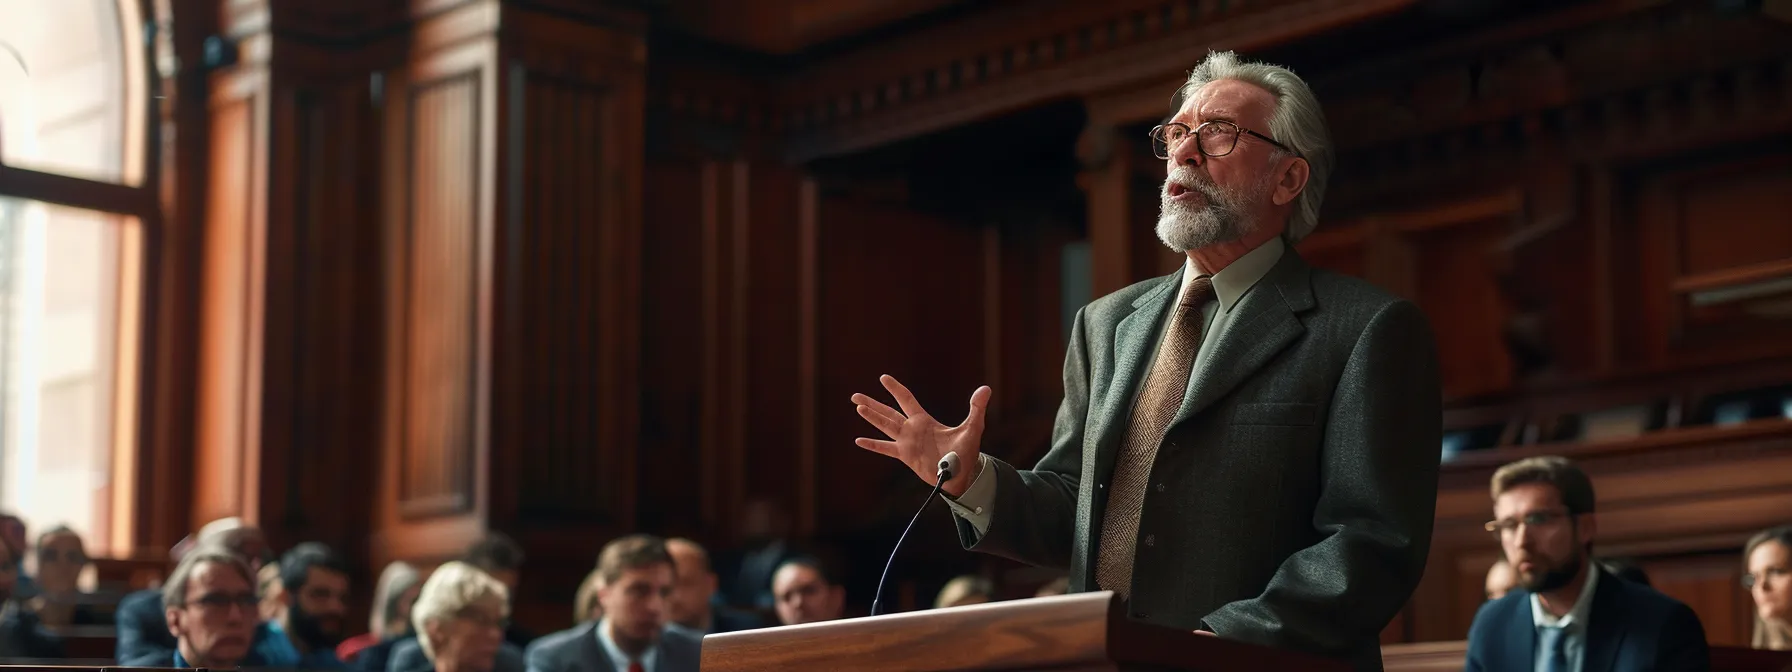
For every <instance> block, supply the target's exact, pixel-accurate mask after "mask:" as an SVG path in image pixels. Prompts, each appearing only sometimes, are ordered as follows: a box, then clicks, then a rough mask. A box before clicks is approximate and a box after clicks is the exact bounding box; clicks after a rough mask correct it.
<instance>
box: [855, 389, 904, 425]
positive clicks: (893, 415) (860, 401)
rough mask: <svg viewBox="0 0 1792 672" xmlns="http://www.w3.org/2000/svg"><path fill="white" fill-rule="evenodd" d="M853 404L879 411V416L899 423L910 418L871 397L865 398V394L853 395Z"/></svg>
mask: <svg viewBox="0 0 1792 672" xmlns="http://www.w3.org/2000/svg"><path fill="white" fill-rule="evenodd" d="M852 403H853V404H855V405H858V406H864V407H866V408H869V409H871V410H873V411H877V413H878V414H879V415H882V416H884V417H886V418H890V419H893V420H895V421H896V422H898V423H901V422H902V421H903V420H907V419H908V416H905V415H903V414H901V413H898V412H897V411H896V409H894V408H890V405H889V404H885V403H884V402H881V401H878V400H876V399H872V398H871V397H868V396H865V395H863V394H856V393H855V394H853V395H852Z"/></svg>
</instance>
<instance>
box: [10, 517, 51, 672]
mask: <svg viewBox="0 0 1792 672" xmlns="http://www.w3.org/2000/svg"><path fill="white" fill-rule="evenodd" d="M18 557H19V549H18V547H16V546H14V545H13V542H12V539H10V538H6V537H0V658H12V659H19V658H25V659H33V658H61V657H62V642H61V641H60V640H58V639H56V637H54V636H52V635H51V634H50V633H49V632H46V631H45V630H44V628H43V625H42V624H41V623H39V622H38V619H37V615H36V614H33V613H31V612H29V611H26V610H24V609H20V608H19V601H18V599H17V596H16V595H14V593H13V590H14V589H15V588H16V587H17V586H18V580H19V563H18Z"/></svg>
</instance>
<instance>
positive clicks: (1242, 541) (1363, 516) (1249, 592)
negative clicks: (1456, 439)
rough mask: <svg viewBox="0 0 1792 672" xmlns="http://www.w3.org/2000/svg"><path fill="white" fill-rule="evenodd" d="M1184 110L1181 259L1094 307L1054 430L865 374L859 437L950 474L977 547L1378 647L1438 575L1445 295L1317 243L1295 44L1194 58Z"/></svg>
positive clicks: (1249, 623) (1179, 607) (978, 400)
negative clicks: (938, 408)
mask: <svg viewBox="0 0 1792 672" xmlns="http://www.w3.org/2000/svg"><path fill="white" fill-rule="evenodd" d="M1177 97H1178V98H1179V99H1180V100H1178V101H1177V104H1176V105H1175V111H1174V113H1173V116H1171V117H1170V118H1169V119H1168V120H1167V122H1166V123H1165V124H1164V125H1162V126H1159V127H1157V128H1156V129H1154V130H1153V131H1152V132H1151V134H1150V135H1151V142H1152V144H1153V145H1154V147H1155V149H1156V151H1157V156H1158V158H1160V159H1163V160H1164V170H1165V180H1164V187H1163V190H1162V194H1161V196H1162V209H1161V212H1160V213H1159V217H1158V221H1157V225H1156V229H1157V235H1158V238H1160V239H1161V240H1162V241H1163V243H1164V244H1165V245H1166V246H1168V247H1169V248H1170V249H1172V250H1175V251H1176V252H1177V253H1178V254H1183V255H1185V256H1186V257H1187V261H1186V262H1185V263H1184V264H1183V265H1182V268H1181V269H1179V270H1177V271H1176V272H1175V273H1172V274H1170V275H1167V276H1164V277H1160V278H1154V279H1151V280H1146V281H1144V282H1141V283H1138V284H1135V285H1133V286H1131V287H1127V288H1125V289H1122V290H1120V291H1118V292H1115V293H1113V294H1109V295H1107V296H1104V297H1102V298H1100V299H1096V300H1095V301H1094V302H1092V303H1090V304H1089V305H1088V306H1085V307H1084V308H1083V309H1082V310H1081V311H1080V312H1079V313H1078V314H1077V318H1076V322H1075V325H1074V326H1073V328H1072V330H1071V338H1070V342H1069V344H1068V348H1067V352H1066V355H1065V359H1064V401H1063V403H1062V405H1061V406H1060V407H1059V410H1058V414H1057V422H1056V425H1055V427H1054V428H1053V431H1052V441H1051V448H1050V450H1049V451H1048V452H1047V453H1046V455H1045V457H1044V458H1043V459H1041V460H1040V462H1039V463H1038V464H1037V465H1035V466H1034V467H1033V468H1032V469H1020V468H1017V467H1015V466H1011V465H1009V464H1008V463H1006V462H1004V461H1002V460H1000V459H997V458H996V457H995V456H992V455H985V454H982V453H981V451H980V448H979V445H980V442H981V438H982V434H983V423H984V409H985V408H986V406H987V405H988V403H989V399H990V395H991V394H992V391H991V390H990V389H989V388H987V387H984V388H979V389H978V390H976V391H975V392H973V393H972V395H971V404H970V411H969V414H968V415H967V416H966V419H965V422H964V423H963V424H961V425H959V426H956V427H948V426H946V425H944V424H942V423H940V422H938V421H936V420H934V419H933V417H932V416H930V415H929V414H928V413H927V411H926V410H925V409H924V408H923V407H922V405H921V403H920V402H919V401H918V400H916V399H915V398H914V395H913V394H911V393H910V392H909V390H908V389H907V388H906V387H903V385H902V384H901V383H900V382H897V381H896V379H895V378H892V377H889V376H885V377H883V378H882V380H881V382H882V385H883V387H884V388H885V389H886V390H887V391H888V392H889V394H890V398H892V399H893V401H894V402H895V406H891V405H889V404H886V403H885V402H883V401H880V400H878V399H874V398H872V397H871V396H869V395H864V394H859V395H854V396H853V403H854V404H855V405H856V406H857V411H858V413H859V415H860V416H861V417H863V418H864V419H865V420H866V421H867V422H869V423H871V425H872V427H874V428H875V429H876V430H877V431H879V432H881V433H883V434H884V436H885V437H887V439H885V438H861V439H859V440H858V445H859V446H860V447H862V448H865V449H867V450H871V451H873V452H877V453H881V454H884V455H888V456H890V457H894V458H897V459H898V460H901V461H902V462H903V463H904V464H905V465H906V466H908V467H909V468H910V469H911V470H913V471H914V472H915V474H916V475H918V476H920V477H921V478H922V479H923V480H925V481H927V482H928V483H929V484H932V481H933V478H934V475H935V465H937V464H938V463H939V460H940V458H941V457H942V456H944V454H945V453H947V452H955V453H957V454H958V457H959V459H960V460H962V462H963V465H964V468H963V469H962V473H960V474H958V475H956V476H954V477H953V478H952V479H951V480H949V481H947V482H946V483H945V484H944V487H943V490H944V491H945V493H946V494H947V496H948V501H949V502H950V504H951V507H952V511H953V513H954V514H955V516H956V518H957V523H958V531H959V535H960V540H961V542H962V543H963V544H964V545H965V547H966V548H969V549H971V550H975V551H981V552H985V553H991V554H995V555H999V556H1003V557H1006V558H1011V559H1014V560H1018V561H1020V562H1024V563H1028V564H1032V565H1037V566H1042V567H1048V568H1053V569H1060V570H1068V573H1069V576H1070V590H1071V591H1072V592H1080V591H1101V590H1107V591H1113V592H1114V593H1116V594H1118V595H1119V596H1121V597H1122V598H1124V599H1125V600H1126V613H1127V615H1128V616H1129V617H1130V618H1132V619H1135V620H1138V621H1144V622H1148V623H1153V624H1157V625H1163V626H1169V627H1175V628H1186V629H1188V630H1194V631H1198V632H1201V633H1204V634H1212V635H1217V636H1219V637H1221V638H1226V639H1234V640H1239V641H1244V642H1251V643H1255V644H1261V645H1265V646H1271V647H1277V648H1282V649H1288V650H1294V651H1303V652H1308V653H1314V654H1319V655H1323V656H1328V657H1332V658H1337V659H1341V660H1346V661H1349V662H1350V663H1352V664H1353V665H1355V666H1356V667H1357V668H1358V669H1371V670H1375V669H1381V648H1380V644H1379V640H1378V636H1379V634H1380V632H1381V631H1382V629H1383V628H1385V627H1386V626H1387V624H1388V623H1389V621H1390V620H1392V619H1393V617H1394V615H1395V614H1396V613H1398V612H1399V611H1400V608H1401V607H1402V606H1403V605H1404V604H1405V602H1406V600H1407V598H1408V597H1410V596H1411V595H1412V591H1413V588H1414V587H1415V586H1416V585H1417V584H1418V581H1419V577H1420V575H1421V574H1423V573H1424V568H1425V558H1426V554H1427V553H1428V551H1429V549H1430V543H1431V526H1432V517H1433V515H1434V511H1435V509H1436V503H1437V469H1438V456H1439V452H1438V451H1439V446H1440V445H1441V442H1442V408H1441V406H1442V393H1441V388H1440V384H1439V374H1438V362H1437V351H1436V344H1435V342H1434V339H1433V336H1432V333H1431V330H1430V327H1429V325H1428V323H1427V321H1426V318H1425V315H1424V314H1423V313H1422V312H1420V311H1419V309H1418V307H1417V306H1415V305H1413V304H1412V303H1411V302H1409V301H1405V300H1402V299H1400V298H1398V297H1395V296H1392V295H1390V294H1388V293H1387V292H1384V291H1382V290H1380V289H1377V288H1375V287H1374V286H1372V285H1370V284H1369V283H1366V282H1363V281H1361V280H1358V279H1355V278H1349V277H1345V276H1341V275H1336V274H1333V273H1328V272H1326V271H1323V270H1319V269H1315V268H1313V267H1312V266H1309V265H1308V264H1307V263H1306V262H1305V261H1303V260H1302V259H1301V256H1300V254H1299V253H1298V252H1297V251H1296V249H1295V244H1296V243H1298V242H1300V240H1301V239H1302V238H1303V237H1305V236H1306V235H1307V234H1309V233H1311V232H1312V231H1313V229H1314V228H1315V227H1317V226H1318V224H1319V208H1320V203H1321V201H1322V200H1323V198H1324V194H1325V189H1326V185H1327V183H1328V182H1329V181H1330V176H1331V169H1332V156H1333V149H1332V146H1331V140H1330V137H1329V135H1328V133H1327V131H1326V127H1325V117H1324V115H1323V114H1322V113H1321V112H1320V108H1319V102H1318V100H1317V99H1316V98H1315V97H1314V96H1313V93H1312V91H1311V90H1310V89H1309V88H1308V86H1307V85H1306V83H1305V82H1302V81H1301V80H1300V78H1299V77H1296V76H1295V75H1294V73H1292V72H1290V71H1288V70H1287V69H1286V68H1282V67H1279V66H1275V65H1270V64H1264V63H1246V62H1242V61H1240V60H1239V59H1238V58H1237V57H1236V56H1235V55H1234V54H1232V53H1230V52H1225V53H1216V54H1212V55H1210V56H1208V58H1207V59H1206V60H1205V61H1203V62H1202V63H1200V64H1199V65H1197V66H1196V67H1195V68H1194V70H1193V72H1192V73H1191V74H1190V76H1189V79H1188V82H1187V84H1186V85H1184V86H1183V87H1182V89H1181V90H1180V91H1179V92H1178V94H1177Z"/></svg>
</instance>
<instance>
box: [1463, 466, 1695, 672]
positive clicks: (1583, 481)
mask: <svg viewBox="0 0 1792 672" xmlns="http://www.w3.org/2000/svg"><path fill="white" fill-rule="evenodd" d="M1491 492H1492V495H1493V516H1494V519H1493V520H1492V521H1489V522H1488V523H1487V531H1488V532H1491V533H1493V534H1494V535H1496V536H1497V537H1498V539H1499V544H1500V549H1501V550H1502V551H1504V553H1505V558H1506V561H1507V562H1508V563H1510V564H1511V565H1512V570H1513V571H1514V572H1515V573H1516V575H1517V577H1518V580H1517V584H1518V585H1517V586H1515V587H1514V588H1513V590H1512V592H1510V593H1508V594H1507V595H1506V596H1505V597H1502V598H1500V599H1497V600H1494V601H1492V602H1488V603H1487V604H1484V605H1482V606H1481V611H1480V612H1479V613H1477V614H1475V623H1474V625H1473V626H1470V628H1469V634H1468V659H1467V661H1466V664H1465V665H1464V668H1463V669H1464V670H1465V671H1466V672H1482V671H1485V672H1494V671H1497V670H1536V672H1615V671H1622V670H1687V671H1689V672H1695V671H1697V670H1708V669H1711V661H1710V648H1709V646H1708V645H1707V643H1706V641H1705V628H1704V626H1703V625H1702V624H1701V623H1700V622H1699V617H1698V615H1696V614H1694V613H1693V611H1692V609H1690V608H1688V607H1687V606H1686V605H1685V604H1681V603H1680V602H1678V601H1675V600H1674V598H1671V597H1668V596H1666V595H1663V594H1661V593H1658V592H1656V591H1655V590H1654V589H1653V588H1650V587H1648V586H1646V585H1642V584H1640V583H1634V582H1630V581H1625V580H1623V579H1620V578H1618V577H1616V576H1613V575H1612V574H1610V573H1608V572H1606V571H1605V570H1604V569H1602V568H1600V566H1599V563H1596V562H1594V561H1593V537H1594V535H1595V534H1596V533H1597V532H1598V529H1599V521H1598V518H1597V517H1596V516H1595V515H1594V497H1593V482H1592V481H1591V480H1589V479H1588V478H1587V475H1586V474H1585V473H1583V472H1582V471H1581V470H1580V468H1579V467H1576V466H1574V463H1572V462H1569V461H1568V460H1566V459H1563V458H1560V457H1533V458H1529V459H1525V460H1519V461H1517V462H1513V463H1511V464H1508V465H1506V466H1503V467H1500V469H1499V471H1496V472H1494V474H1493V483H1492V486H1491Z"/></svg>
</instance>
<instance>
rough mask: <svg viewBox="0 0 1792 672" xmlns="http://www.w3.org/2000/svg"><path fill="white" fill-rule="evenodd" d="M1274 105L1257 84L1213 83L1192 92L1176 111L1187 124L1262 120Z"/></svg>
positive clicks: (1231, 81)
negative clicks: (1195, 121)
mask: <svg viewBox="0 0 1792 672" xmlns="http://www.w3.org/2000/svg"><path fill="white" fill-rule="evenodd" d="M1273 102H1274V99H1273V96H1271V95H1270V93H1269V92H1268V91H1265V90H1263V89H1261V88H1259V87H1257V86H1255V85H1252V84H1249V83H1246V82H1241V81H1239V80H1236V79H1220V80H1214V81H1211V82H1208V83H1206V84H1203V85H1201V86H1200V87H1198V88H1195V89H1193V90H1191V91H1190V92H1189V95H1188V98H1187V99H1185V100H1183V101H1182V107H1180V108H1178V109H1177V110H1176V117H1175V119H1176V120H1177V121H1182V122H1185V123H1186V122H1188V121H1189V120H1207V119H1225V120H1228V121H1240V122H1242V121H1253V122H1254V121H1260V120H1261V119H1260V117H1266V116H1268V114H1269V107H1270V105H1271V104H1273ZM1242 117H1248V119H1245V118H1242Z"/></svg>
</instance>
